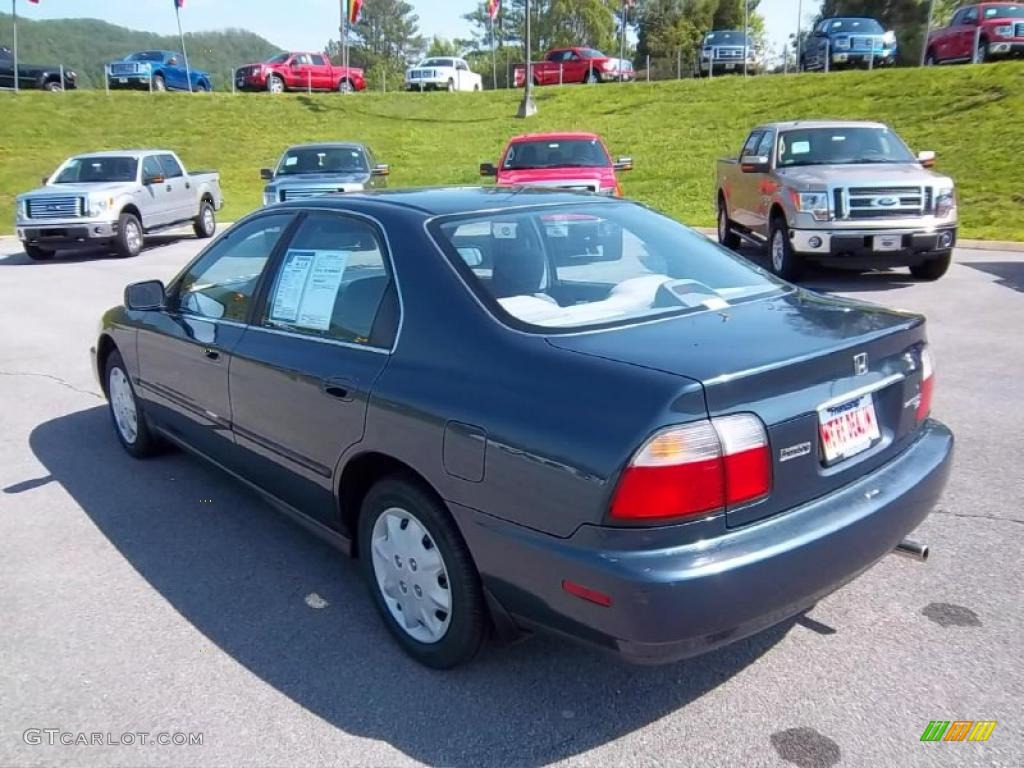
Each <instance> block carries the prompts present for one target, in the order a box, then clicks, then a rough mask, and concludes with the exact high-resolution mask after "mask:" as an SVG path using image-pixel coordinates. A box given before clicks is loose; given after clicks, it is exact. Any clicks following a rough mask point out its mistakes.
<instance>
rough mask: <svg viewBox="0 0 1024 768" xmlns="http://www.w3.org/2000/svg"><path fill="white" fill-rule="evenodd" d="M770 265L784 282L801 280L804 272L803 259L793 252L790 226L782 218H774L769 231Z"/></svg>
mask: <svg viewBox="0 0 1024 768" xmlns="http://www.w3.org/2000/svg"><path fill="white" fill-rule="evenodd" d="M768 263H769V265H770V266H771V270H772V272H774V273H775V274H776V275H778V276H779V277H781V278H782V279H783V280H789V281H794V280H799V279H800V276H801V275H802V274H803V272H804V261H803V258H801V256H800V254H798V253H797V252H796V251H794V250H793V242H792V240H790V239H789V226H788V225H787V224H786V220H785V219H784V218H782V217H781V216H774V217H773V218H772V223H771V226H770V227H769V229H768Z"/></svg>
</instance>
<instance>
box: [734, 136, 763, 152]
mask: <svg viewBox="0 0 1024 768" xmlns="http://www.w3.org/2000/svg"><path fill="white" fill-rule="evenodd" d="M763 134H764V131H753V132H751V134H750V136H748V137H747V143H746V144H744V145H743V149H742V150H740V157H749V156H750V155H753V154H754V153H755V152H756V151H757V145H758V144H760V143H761V136H762V135H763Z"/></svg>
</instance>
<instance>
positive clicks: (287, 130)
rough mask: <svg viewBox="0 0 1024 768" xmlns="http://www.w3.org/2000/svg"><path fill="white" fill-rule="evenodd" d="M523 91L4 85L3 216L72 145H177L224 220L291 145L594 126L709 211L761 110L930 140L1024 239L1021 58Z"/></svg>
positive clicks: (404, 152) (455, 153)
mask: <svg viewBox="0 0 1024 768" xmlns="http://www.w3.org/2000/svg"><path fill="white" fill-rule="evenodd" d="M519 97H520V94H519V92H509V91H499V92H493V93H482V94H473V93H464V94H447V93H425V94H406V93H393V94H369V93H363V94H358V95H356V96H352V97H342V96H339V95H337V94H322V95H313V96H306V95H287V96H280V97H273V96H270V95H267V94H255V95H237V96H235V95H231V94H216V95H205V96H199V95H197V96H187V95H184V94H159V95H155V96H154V95H149V94H146V93H115V94H112V95H110V96H107V95H106V94H104V93H97V92H84V91H83V92H79V93H69V94H64V95H53V94H42V93H22V94H20V95H17V96H15V95H14V94H11V93H0V231H2V232H10V231H11V229H12V221H13V201H14V196H15V195H16V194H17V193H19V192H22V191H25V190H28V189H30V188H32V187H34V186H36V185H37V184H38V182H39V178H40V177H41V176H42V175H44V174H46V173H49V172H51V171H52V170H53V169H54V168H55V167H56V165H57V164H58V163H59V162H60V161H61V160H63V159H64V157H65V156H67V155H69V154H72V153H76V152H84V151H92V150H99V149H117V148H122V147H170V148H172V149H174V150H176V151H177V152H178V153H179V154H180V155H181V156H182V158H183V159H184V160H185V162H186V163H187V164H188V165H189V167H192V168H215V169H217V170H219V171H220V173H221V182H222V185H223V188H224V193H225V197H226V199H227V208H226V210H225V211H224V213H223V214H222V218H224V219H233V218H235V217H237V216H239V215H241V214H243V213H245V212H247V211H249V210H251V209H253V208H255V207H256V206H258V205H259V203H260V191H261V189H262V182H261V181H260V179H259V168H260V167H261V166H269V165H271V164H273V163H274V162H275V161H276V159H277V158H278V156H279V155H280V153H281V151H282V150H283V149H284V148H285V146H287V145H288V144H293V143H298V142H304V141H313V140H326V139H361V140H364V141H366V142H368V143H369V144H370V145H371V146H372V147H373V148H374V150H375V151H376V153H377V154H378V156H379V158H380V159H381V161H382V162H387V163H390V164H391V167H392V176H391V181H390V183H391V184H392V185H394V186H422V185H433V184H477V183H478V182H479V180H480V179H479V177H478V176H477V166H478V164H479V163H480V162H481V161H485V160H495V159H496V158H497V155H498V153H499V151H500V150H501V148H502V145H503V143H504V141H505V139H506V138H507V137H508V136H510V135H512V134H514V133H518V132H523V131H527V130H529V131H543V130H555V129H562V130H573V129H576V130H593V131H597V132H599V133H600V134H602V135H603V136H604V137H605V139H606V141H607V142H608V146H609V148H610V150H611V151H612V153H613V154H616V155H631V156H632V157H633V158H634V160H635V162H636V170H634V171H632V172H631V173H628V174H625V175H624V179H623V181H624V183H623V186H624V189H625V192H626V194H627V195H628V196H630V197H635V198H638V199H640V200H643V201H645V202H647V203H649V204H651V205H653V206H655V207H657V208H659V209H661V210H663V211H665V212H667V213H669V214H671V215H672V216H674V217H676V218H678V219H680V220H682V221H684V222H686V223H688V224H692V225H695V226H711V225H713V224H714V211H713V184H714V160H715V158H717V157H719V156H722V155H725V154H733V153H734V152H736V151H737V150H738V147H739V144H740V142H741V141H742V139H743V137H744V136H745V134H746V132H747V131H748V130H749V128H750V127H751V126H752V125H753V124H754V123H756V122H761V121H769V120H785V119H796V118H815V117H835V118H870V119H876V120H883V121H886V122H888V123H890V124H891V125H893V126H894V127H895V128H896V130H898V131H899V132H900V133H901V134H902V135H903V137H904V138H905V139H906V140H907V142H908V143H909V144H910V145H911V147H912V148H913V149H915V150H920V149H933V150H935V151H937V152H938V155H939V161H938V168H939V169H940V170H941V171H943V172H945V173H948V174H950V175H951V176H952V177H953V178H954V179H955V180H956V182H957V186H958V188H959V194H960V216H961V222H962V235H963V236H965V237H974V238H989V239H1011V240H1024V178H1022V175H1021V173H1020V171H1019V168H1020V167H1021V158H1024V63H1021V62H1007V63H1002V64H994V65H984V66H981V65H979V66H958V67H942V68H937V69H927V70H925V69H896V70H887V71H876V72H839V73H834V74H831V75H828V76H824V75H817V74H808V75H791V76H785V77H784V76H772V77H757V78H750V79H748V80H744V79H743V78H741V77H722V78H716V79H714V80H713V81H710V82H708V81H694V80H686V81H678V82H662V83H652V84H647V83H636V84H626V85H621V86H620V85H603V86H596V87H584V86H577V85H571V86H564V87H561V88H554V87H552V88H542V89H539V91H538V93H537V102H538V106H539V108H540V112H539V114H538V116H537V117H535V118H531V119H530V120H528V121H522V120H516V119H515V118H514V117H513V115H514V114H515V110H516V106H517V103H518V99H519Z"/></svg>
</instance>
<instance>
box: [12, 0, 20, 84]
mask: <svg viewBox="0 0 1024 768" xmlns="http://www.w3.org/2000/svg"><path fill="white" fill-rule="evenodd" d="M11 22H12V23H13V24H14V48H13V49H12V50H11V55H12V56H13V58H14V92H15V93H17V92H18V0H11Z"/></svg>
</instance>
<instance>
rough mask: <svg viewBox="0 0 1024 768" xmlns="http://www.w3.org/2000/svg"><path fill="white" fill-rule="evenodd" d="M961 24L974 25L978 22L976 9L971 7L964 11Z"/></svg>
mask: <svg viewBox="0 0 1024 768" xmlns="http://www.w3.org/2000/svg"><path fill="white" fill-rule="evenodd" d="M961 22H962V23H963V24H976V23H977V22H978V9H977V8H976V7H973V6H972V7H970V8H968V9H967V10H965V11H964V15H963V18H962V19H961Z"/></svg>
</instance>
